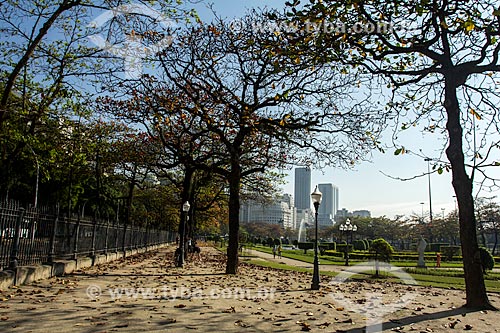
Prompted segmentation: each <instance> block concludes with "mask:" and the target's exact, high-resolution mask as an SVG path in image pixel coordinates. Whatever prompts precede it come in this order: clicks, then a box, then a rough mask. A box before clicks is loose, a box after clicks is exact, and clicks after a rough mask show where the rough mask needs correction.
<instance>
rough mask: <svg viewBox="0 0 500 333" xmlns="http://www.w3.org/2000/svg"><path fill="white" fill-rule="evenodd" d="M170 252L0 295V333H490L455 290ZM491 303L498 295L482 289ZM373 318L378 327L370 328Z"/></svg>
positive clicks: (486, 315) (483, 316)
mask: <svg viewBox="0 0 500 333" xmlns="http://www.w3.org/2000/svg"><path fill="white" fill-rule="evenodd" d="M172 251H173V249H172V248H169V249H163V250H161V251H158V252H151V253H147V254H141V255H137V256H134V257H131V258H127V259H124V260H119V261H116V262H114V263H111V264H107V265H100V266H97V267H93V268H89V269H86V270H82V271H78V272H76V273H74V274H71V275H68V276H65V277H59V278H52V279H49V280H44V281H40V282H37V283H35V284H33V285H30V286H19V287H17V288H9V289H7V290H2V291H1V292H0V332H51V333H53V332H89V333H90V332H95V333H97V332H160V331H161V332H165V331H172V332H185V331H194V332H297V331H315V332H353V333H354V332H364V331H365V330H366V325H367V324H368V325H369V330H371V331H377V330H380V328H381V327H383V329H384V331H388V332H391V331H392V332H448V331H452V330H459V331H462V330H470V331H474V332H500V328H498V326H496V325H495V324H496V321H498V313H495V312H486V311H473V312H469V311H466V310H464V309H462V308H461V306H462V305H463V303H464V300H463V297H464V295H463V292H462V291H457V290H445V289H436V288H429V287H419V286H409V285H405V284H393V283H391V284H386V283H366V282H350V281H348V280H346V281H327V279H328V278H326V277H324V278H323V279H322V281H321V283H322V287H321V290H320V291H311V290H309V288H310V285H311V275H309V274H306V273H297V272H290V271H279V270H273V269H269V268H264V267H256V266H252V265H248V264H244V263H243V264H242V265H241V267H240V273H239V274H238V275H237V276H229V275H225V274H224V271H225V260H224V256H223V255H222V254H221V253H220V252H218V251H216V250H215V249H212V248H203V249H202V253H201V256H200V257H193V258H192V259H191V260H189V261H188V262H187V263H186V264H185V266H184V268H176V267H174V264H173V261H172V258H173V254H172ZM490 299H491V300H492V302H493V304H494V305H495V306H497V307H500V297H499V295H498V294H491V295H490ZM380 324H382V325H383V326H380Z"/></svg>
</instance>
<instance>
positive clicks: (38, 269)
mask: <svg viewBox="0 0 500 333" xmlns="http://www.w3.org/2000/svg"><path fill="white" fill-rule="evenodd" d="M168 245H169V244H160V245H151V246H147V247H143V248H137V249H133V250H127V251H125V257H129V256H132V255H134V254H138V253H145V252H149V251H154V250H157V249H161V248H164V247H167V246H168ZM121 258H123V252H112V253H108V254H98V255H96V256H95V257H94V258H91V257H82V258H78V259H76V260H58V261H54V262H53V263H52V264H40V265H34V266H19V267H17V269H16V271H12V270H4V271H0V290H1V289H7V288H9V287H12V286H18V285H23V284H29V283H33V282H35V281H37V280H44V279H48V278H51V277H53V276H61V275H64V274H70V273H73V272H74V271H76V270H79V269H82V268H87V267H91V266H94V265H99V264H105V263H109V262H112V261H115V260H117V259H121Z"/></svg>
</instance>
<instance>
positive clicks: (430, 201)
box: [424, 158, 432, 223]
mask: <svg viewBox="0 0 500 333" xmlns="http://www.w3.org/2000/svg"><path fill="white" fill-rule="evenodd" d="M424 161H426V162H427V176H428V180H429V221H430V223H432V198H431V167H430V161H432V160H431V159H430V158H426V159H425V160H424Z"/></svg>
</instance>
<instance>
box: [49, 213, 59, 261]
mask: <svg viewBox="0 0 500 333" xmlns="http://www.w3.org/2000/svg"><path fill="white" fill-rule="evenodd" d="M58 222H59V205H57V207H56V217H55V218H54V225H53V227H52V235H51V236H50V250H49V257H48V258H47V261H48V262H49V263H52V262H54V259H55V255H56V234H57V223H58Z"/></svg>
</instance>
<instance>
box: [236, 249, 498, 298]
mask: <svg viewBox="0 0 500 333" xmlns="http://www.w3.org/2000/svg"><path fill="white" fill-rule="evenodd" d="M249 249H252V250H256V251H260V252H264V253H268V254H272V248H270V247H268V246H261V245H256V246H252V247H249ZM242 256H243V257H244V258H245V262H247V263H250V264H253V265H259V266H264V267H269V268H274V269H280V270H292V271H298V272H311V271H312V269H309V268H304V267H297V266H293V265H288V264H284V263H278V262H273V261H264V260H261V259H258V258H256V257H255V256H254V257H252V256H248V255H246V254H245V251H243V253H242ZM282 257H283V258H289V259H294V260H299V261H302V262H305V263H310V264H312V263H313V260H314V251H312V250H308V251H307V252H306V253H304V251H303V250H299V249H288V248H287V249H283V250H282ZM319 260H320V265H321V266H325V265H328V266H329V265H335V266H343V267H345V266H344V265H345V261H344V260H343V259H341V258H338V257H332V256H329V255H320V256H319ZM363 261H366V260H352V259H351V260H349V263H350V265H356V264H359V263H361V262H363ZM390 264H391V265H393V266H396V267H402V268H404V270H405V272H407V273H408V274H410V275H411V276H412V277H413V278H414V279H415V281H417V283H418V284H419V285H422V286H433V287H439V288H449V289H464V288H465V283H464V277H463V270H462V267H463V265H462V263H461V262H442V263H441V267H440V268H435V267H434V266H435V262H427V266H428V268H427V269H422V268H417V267H416V262H410V261H391V262H390ZM339 268H340V267H339ZM320 270H321V274H322V275H326V276H332V277H334V276H336V275H337V274H338V271H335V270H326V269H325V270H322V269H321V267H320ZM374 273H375V272H374V271H373V272H371V271H367V272H363V273H360V274H357V275H354V276H353V277H352V278H353V279H360V280H380V279H383V280H384V281H387V282H397V281H398V279H397V278H395V277H391V276H390V273H384V274H382V276H381V278H378V279H375V278H374V277H373V275H374ZM485 283H486V288H487V290H488V291H489V292H500V273H498V272H488V274H486V275H485Z"/></svg>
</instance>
